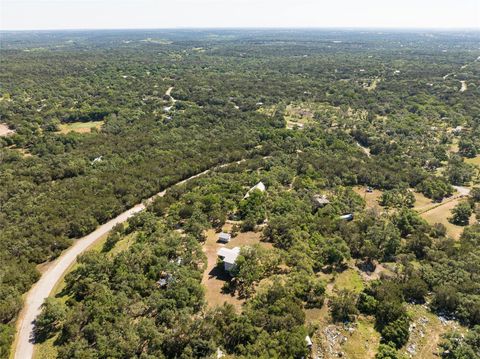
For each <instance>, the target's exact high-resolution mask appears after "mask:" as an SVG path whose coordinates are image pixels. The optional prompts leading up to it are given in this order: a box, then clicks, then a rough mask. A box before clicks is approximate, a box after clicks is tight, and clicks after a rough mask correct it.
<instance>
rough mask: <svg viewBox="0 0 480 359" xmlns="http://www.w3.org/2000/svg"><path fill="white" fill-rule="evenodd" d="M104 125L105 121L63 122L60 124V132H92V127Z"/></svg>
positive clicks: (97, 127) (98, 127)
mask: <svg viewBox="0 0 480 359" xmlns="http://www.w3.org/2000/svg"><path fill="white" fill-rule="evenodd" d="M102 125H103V121H92V122H72V123H62V124H60V126H59V128H60V130H59V133H63V134H66V133H69V132H72V131H73V132H77V133H90V132H91V131H92V128H96V129H100V128H101V127H102Z"/></svg>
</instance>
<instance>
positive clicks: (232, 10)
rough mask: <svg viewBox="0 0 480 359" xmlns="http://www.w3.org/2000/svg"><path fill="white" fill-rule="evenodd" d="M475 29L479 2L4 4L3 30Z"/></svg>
mask: <svg viewBox="0 0 480 359" xmlns="http://www.w3.org/2000/svg"><path fill="white" fill-rule="evenodd" d="M185 27H188V28H215V27H318V28H323V27H349V28H352V27H353V28H357V27H360V28H362V27H363V28H365V27H366V28H476V29H480V0H328V1H327V0H0V29H2V30H45V29H135V28H185Z"/></svg>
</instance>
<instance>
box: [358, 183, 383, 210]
mask: <svg viewBox="0 0 480 359" xmlns="http://www.w3.org/2000/svg"><path fill="white" fill-rule="evenodd" d="M353 190H354V191H355V193H356V194H358V195H359V196H360V197H362V198H363V199H364V200H365V203H366V208H367V209H377V210H381V209H382V207H381V206H380V199H381V198H382V194H383V192H382V191H379V190H376V189H374V190H373V192H370V193H368V192H366V190H365V187H363V186H356V187H354V188H353Z"/></svg>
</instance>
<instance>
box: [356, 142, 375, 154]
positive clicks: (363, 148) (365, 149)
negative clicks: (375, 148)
mask: <svg viewBox="0 0 480 359" xmlns="http://www.w3.org/2000/svg"><path fill="white" fill-rule="evenodd" d="M357 146H358V147H360V148H361V149H362V151H363V152H364V153H365V154H366V155H367V157H371V156H372V155H371V154H370V148H368V147H364V146H362V145H361V144H360V143H359V142H357Z"/></svg>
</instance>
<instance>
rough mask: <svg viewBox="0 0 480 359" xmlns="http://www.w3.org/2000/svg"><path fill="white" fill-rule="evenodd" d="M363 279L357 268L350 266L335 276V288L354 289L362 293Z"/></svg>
mask: <svg viewBox="0 0 480 359" xmlns="http://www.w3.org/2000/svg"><path fill="white" fill-rule="evenodd" d="M363 287H364V285H363V281H362V277H361V276H360V274H358V272H357V271H356V270H355V269H352V268H349V269H347V270H344V271H343V272H342V273H340V274H338V275H337V276H336V277H335V282H334V284H333V288H334V290H344V289H346V290H352V291H354V292H356V293H360V292H361V291H362V290H363Z"/></svg>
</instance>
